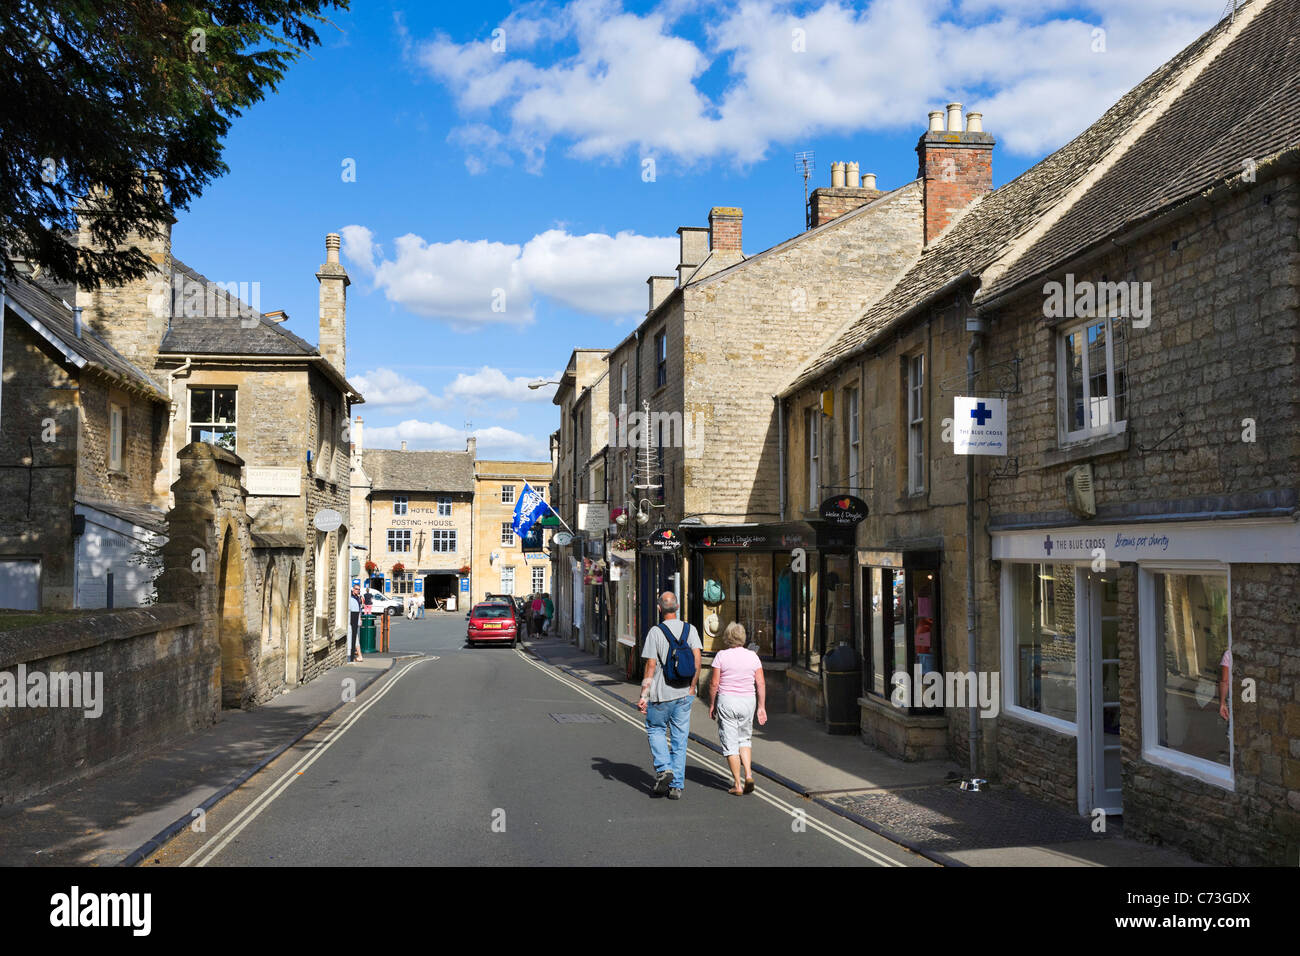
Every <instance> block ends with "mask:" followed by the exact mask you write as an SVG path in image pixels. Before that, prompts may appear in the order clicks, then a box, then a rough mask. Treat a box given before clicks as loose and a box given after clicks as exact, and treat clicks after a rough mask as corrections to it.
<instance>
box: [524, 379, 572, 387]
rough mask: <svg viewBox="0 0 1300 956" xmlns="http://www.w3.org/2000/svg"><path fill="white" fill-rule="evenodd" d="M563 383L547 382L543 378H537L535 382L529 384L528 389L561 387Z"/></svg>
mask: <svg viewBox="0 0 1300 956" xmlns="http://www.w3.org/2000/svg"><path fill="white" fill-rule="evenodd" d="M562 384H564V383H563V382H549V381H547V380H546V379H544V378H539V379H537V380H536V381H535V382H529V383H528V387H529V388H532V389H538V388H545V387H546V386H547V385H562Z"/></svg>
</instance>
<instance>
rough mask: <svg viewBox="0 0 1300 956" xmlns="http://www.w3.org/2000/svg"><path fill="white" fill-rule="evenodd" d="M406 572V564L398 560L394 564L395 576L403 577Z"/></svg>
mask: <svg viewBox="0 0 1300 956" xmlns="http://www.w3.org/2000/svg"><path fill="white" fill-rule="evenodd" d="M405 572H406V565H404V564H403V563H402V562H401V561H398V562H397V563H396V564H394V565H393V577H395V578H396V577H401V576H402V575H403V574H404V573H405Z"/></svg>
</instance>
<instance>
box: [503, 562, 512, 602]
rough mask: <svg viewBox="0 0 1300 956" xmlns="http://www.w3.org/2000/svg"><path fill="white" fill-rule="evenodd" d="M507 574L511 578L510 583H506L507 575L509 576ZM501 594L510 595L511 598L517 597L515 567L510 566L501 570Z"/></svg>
mask: <svg viewBox="0 0 1300 956" xmlns="http://www.w3.org/2000/svg"><path fill="white" fill-rule="evenodd" d="M507 574H508V575H509V576H510V580H509V582H508V583H507V581H506V575H507ZM501 593H502V594H509V595H510V596H511V597H514V595H515V568H514V565H510V566H508V567H503V568H502V569H501Z"/></svg>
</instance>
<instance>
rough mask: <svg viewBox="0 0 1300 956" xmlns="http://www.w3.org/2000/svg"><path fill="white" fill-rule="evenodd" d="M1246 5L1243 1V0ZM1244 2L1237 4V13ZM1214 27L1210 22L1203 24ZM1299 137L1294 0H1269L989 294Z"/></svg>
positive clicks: (1299, 43)
mask: <svg viewBox="0 0 1300 956" xmlns="http://www.w3.org/2000/svg"><path fill="white" fill-rule="evenodd" d="M1259 2H1260V0H1256V3H1259ZM1252 6H1253V5H1252ZM1247 10H1249V8H1248V7H1247V8H1243V9H1242V10H1239V11H1238V16H1240V15H1241V14H1242V13H1243V12H1245V11H1247ZM1213 32H1214V31H1211V33H1213ZM1297 144H1300V4H1297V3H1294V2H1290V0H1272V2H1271V3H1267V4H1266V5H1265V6H1263V7H1261V8H1259V10H1258V12H1257V13H1256V15H1255V16H1254V18H1253V19H1252V20H1251V21H1250V23H1248V24H1247V25H1246V26H1245V27H1244V29H1243V30H1242V32H1241V34H1240V35H1239V36H1237V37H1235V38H1234V39H1233V40H1232V41H1231V43H1230V44H1229V45H1228V46H1227V48H1226V49H1224V50H1223V52H1222V53H1220V54H1219V55H1218V56H1217V57H1215V58H1214V59H1213V60H1212V61H1211V62H1210V63H1209V64H1208V65H1207V66H1206V67H1205V69H1204V70H1203V71H1202V72H1201V73H1200V75H1199V76H1197V77H1196V78H1195V79H1194V80H1193V81H1192V82H1191V84H1190V85H1189V86H1188V88H1187V89H1186V90H1185V91H1184V92H1183V93H1182V94H1181V95H1180V96H1179V97H1178V98H1177V99H1176V100H1175V101H1174V103H1173V104H1172V105H1171V106H1170V108H1169V109H1168V110H1167V111H1166V112H1165V113H1164V115H1162V116H1161V118H1160V121H1159V122H1157V123H1156V124H1155V125H1153V126H1152V127H1151V128H1150V129H1148V130H1147V131H1146V132H1145V133H1143V135H1142V136H1141V137H1140V138H1139V139H1138V140H1137V142H1136V143H1134V144H1133V146H1132V147H1131V148H1130V149H1128V150H1127V151H1126V152H1125V153H1124V154H1123V155H1122V156H1121V157H1119V158H1118V160H1117V161H1116V162H1115V164H1114V165H1113V166H1112V167H1111V168H1110V169H1108V170H1107V171H1106V173H1105V174H1104V175H1103V176H1102V178H1101V179H1100V180H1098V181H1097V183H1096V184H1094V185H1093V186H1092V187H1091V188H1089V190H1088V191H1087V193H1086V194H1084V195H1083V196H1082V197H1081V198H1080V200H1079V201H1078V202H1077V203H1075V204H1074V205H1073V206H1072V207H1071V208H1070V209H1069V211H1068V212H1066V213H1065V215H1064V216H1062V217H1061V219H1060V220H1059V221H1057V222H1056V223H1054V224H1053V225H1052V227H1051V228H1050V229H1049V230H1048V231H1047V232H1046V233H1044V235H1042V236H1041V237H1039V238H1038V239H1037V240H1035V241H1034V242H1033V244H1032V245H1031V246H1030V247H1029V249H1028V250H1026V251H1025V252H1024V253H1022V254H1021V255H1019V256H1018V257H1017V258H1016V260H1015V262H1014V263H1013V264H1012V266H1011V267H1010V268H1009V269H1008V270H1007V271H1006V273H1005V274H1003V275H1001V276H999V277H998V278H997V280H996V281H995V282H993V283H992V284H990V285H989V286H988V287H987V288H985V289H983V290H981V292H980V295H979V296H977V297H976V298H977V301H978V300H981V299H992V298H994V297H995V296H997V295H999V294H1001V293H1003V292H1006V291H1008V290H1010V289H1011V288H1013V287H1014V286H1016V285H1017V284H1019V283H1021V282H1023V281H1026V280H1028V279H1032V278H1034V277H1035V276H1037V275H1039V274H1041V273H1042V272H1043V271H1044V270H1046V269H1049V268H1051V267H1052V266H1053V264H1059V263H1063V262H1068V261H1069V260H1070V259H1072V258H1074V257H1075V256H1077V255H1079V254H1080V253H1082V252H1084V251H1085V250H1087V249H1088V248H1089V247H1091V246H1094V245H1096V244H1097V242H1098V241H1100V240H1103V239H1106V238H1108V237H1109V236H1111V235H1114V234H1115V233H1118V232H1121V231H1123V230H1124V229H1125V228H1127V227H1128V226H1130V225H1131V224H1133V223H1137V222H1140V221H1142V220H1144V219H1146V218H1147V217H1149V216H1150V215H1152V214H1153V213H1155V212H1157V211H1159V210H1162V209H1166V208H1168V207H1170V206H1173V205H1176V204H1178V203H1180V202H1183V201H1186V200H1188V199H1190V198H1192V197H1193V196H1195V195H1197V194H1198V193H1200V192H1202V191H1204V190H1206V189H1208V188H1210V187H1212V186H1215V185H1217V184H1218V183H1220V182H1222V181H1224V180H1226V179H1228V178H1230V177H1240V175H1241V173H1242V171H1243V165H1242V161H1243V160H1244V159H1247V158H1252V159H1253V160H1254V161H1255V162H1256V163H1259V162H1261V161H1262V160H1263V159H1265V158H1266V157H1270V156H1273V155H1275V154H1277V153H1279V152H1281V151H1283V150H1285V149H1287V148H1289V147H1294V146H1296V145H1297Z"/></svg>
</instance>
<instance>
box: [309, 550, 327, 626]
mask: <svg viewBox="0 0 1300 956" xmlns="http://www.w3.org/2000/svg"><path fill="white" fill-rule="evenodd" d="M328 562H329V535H327V534H326V533H325V532H323V531H317V532H316V561H315V566H314V567H313V569H312V570H313V572H314V574H315V578H316V609H315V617H316V639H317V640H321V639H322V638H324V637H325V636H326V631H327V629H328V618H329V615H328V613H327V612H328V610H329V609H328V608H327V607H326V601H327V600H328V597H327V593H328V592H327V591H326V580H327V579H326V573H327V571H328V568H327V567H326V565H327V564H328Z"/></svg>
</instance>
